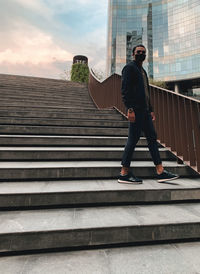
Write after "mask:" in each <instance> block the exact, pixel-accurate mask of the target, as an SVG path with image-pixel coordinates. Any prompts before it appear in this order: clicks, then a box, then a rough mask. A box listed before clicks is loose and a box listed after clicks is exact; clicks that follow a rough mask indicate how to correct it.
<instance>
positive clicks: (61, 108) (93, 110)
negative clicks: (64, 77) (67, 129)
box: [0, 105, 121, 116]
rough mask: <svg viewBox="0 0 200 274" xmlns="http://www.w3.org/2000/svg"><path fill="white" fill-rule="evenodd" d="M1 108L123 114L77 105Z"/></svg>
mask: <svg viewBox="0 0 200 274" xmlns="http://www.w3.org/2000/svg"><path fill="white" fill-rule="evenodd" d="M0 110H1V111H4V110H5V111H33V112H36V113H37V112H41V111H43V112H47V113H48V112H61V113H62V112H65V113H85V114H86V113H90V114H91V115H93V114H104V115H106V114H108V115H112V114H118V115H119V116H121V115H120V114H119V113H118V112H117V111H116V110H114V109H107V110H106V109H105V110H99V109H97V108H96V107H94V108H91V107H90V108H84V107H82V108H77V107H73V106H70V107H61V106H60V107H59V106H56V107H53V106H47V105H46V106H42V107H39V106H30V107H29V106H21V107H20V106H19V105H15V106H6V107H5V106H1V105H0Z"/></svg>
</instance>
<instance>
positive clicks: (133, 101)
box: [121, 61, 153, 112]
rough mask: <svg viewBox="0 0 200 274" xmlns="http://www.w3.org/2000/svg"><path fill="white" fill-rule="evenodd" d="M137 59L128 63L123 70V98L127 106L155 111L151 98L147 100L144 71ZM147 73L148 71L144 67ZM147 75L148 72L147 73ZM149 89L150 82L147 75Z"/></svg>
mask: <svg viewBox="0 0 200 274" xmlns="http://www.w3.org/2000/svg"><path fill="white" fill-rule="evenodd" d="M141 69H143V68H139V67H138V66H137V64H136V62H135V61H132V62H130V63H128V64H127V65H126V66H125V67H124V68H123V70H122V88H121V91H122V100H123V102H124V104H125V106H126V108H127V109H128V108H133V110H145V109H147V110H149V111H150V112H152V111H153V108H152V106H151V103H150V100H149V101H148V103H147V102H146V95H145V88H144V81H143V75H142V71H141ZM143 71H144V72H145V74H146V71H145V70H144V69H143ZM146 76H147V74H146ZM147 84H148V91H149V82H148V77H147Z"/></svg>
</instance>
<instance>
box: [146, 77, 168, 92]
mask: <svg viewBox="0 0 200 274" xmlns="http://www.w3.org/2000/svg"><path fill="white" fill-rule="evenodd" d="M149 83H150V84H152V85H154V86H157V87H160V88H165V89H167V84H166V83H165V82H164V81H156V80H154V79H152V78H150V79H149Z"/></svg>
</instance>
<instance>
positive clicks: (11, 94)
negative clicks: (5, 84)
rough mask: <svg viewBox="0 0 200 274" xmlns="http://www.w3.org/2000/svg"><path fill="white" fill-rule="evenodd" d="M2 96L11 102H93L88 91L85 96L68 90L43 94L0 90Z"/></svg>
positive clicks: (41, 92)
mask: <svg viewBox="0 0 200 274" xmlns="http://www.w3.org/2000/svg"><path fill="white" fill-rule="evenodd" d="M0 96H1V97H2V100H5V99H6V100H10V101H15V100H18V99H22V100H23V99H30V100H33V99H35V100H37V101H45V100H46V101H50V102H51V101H53V100H57V101H61V100H64V101H66V102H67V101H73V102H74V101H76V100H81V102H93V101H92V99H91V97H90V96H89V93H88V91H86V93H85V94H79V93H77V92H76V93H75V92H74V93H72V92H69V91H68V90H66V91H59V90H58V91H56V93H55V91H54V93H53V92H51V93H50V92H46V91H45V92H43V91H39V90H38V91H32V92H29V91H21V90H13V91H9V90H2V89H0Z"/></svg>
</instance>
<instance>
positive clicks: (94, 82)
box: [89, 71, 200, 173]
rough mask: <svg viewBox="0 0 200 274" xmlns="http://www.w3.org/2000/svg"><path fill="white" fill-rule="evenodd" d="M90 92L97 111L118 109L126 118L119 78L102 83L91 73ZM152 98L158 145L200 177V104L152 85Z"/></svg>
mask: <svg viewBox="0 0 200 274" xmlns="http://www.w3.org/2000/svg"><path fill="white" fill-rule="evenodd" d="M89 92H90V95H91V97H92V99H93V101H94V103H95V104H96V106H97V108H99V109H105V108H116V109H117V110H118V111H119V112H120V113H121V114H123V115H124V116H126V108H125V106H124V104H123V102H122V97H121V76H120V75H118V74H113V75H111V76H110V77H108V78H107V79H106V80H104V81H103V82H100V81H99V80H98V79H97V78H96V77H95V75H94V73H93V72H92V71H90V79H89ZM150 96H151V102H152V105H153V107H154V112H155V115H156V121H155V128H156V131H157V134H158V141H159V142H160V143H161V144H162V145H164V146H165V147H167V148H168V149H169V150H171V151H172V152H173V153H174V154H175V155H176V156H177V157H178V158H179V159H181V160H183V161H184V162H186V163H187V164H188V165H190V166H191V167H192V168H193V169H194V170H195V171H197V172H198V173H200V101H198V100H195V99H193V98H190V97H187V96H184V95H181V94H177V93H174V92H172V91H169V90H166V89H163V88H158V87H156V86H153V85H151V86H150Z"/></svg>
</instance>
